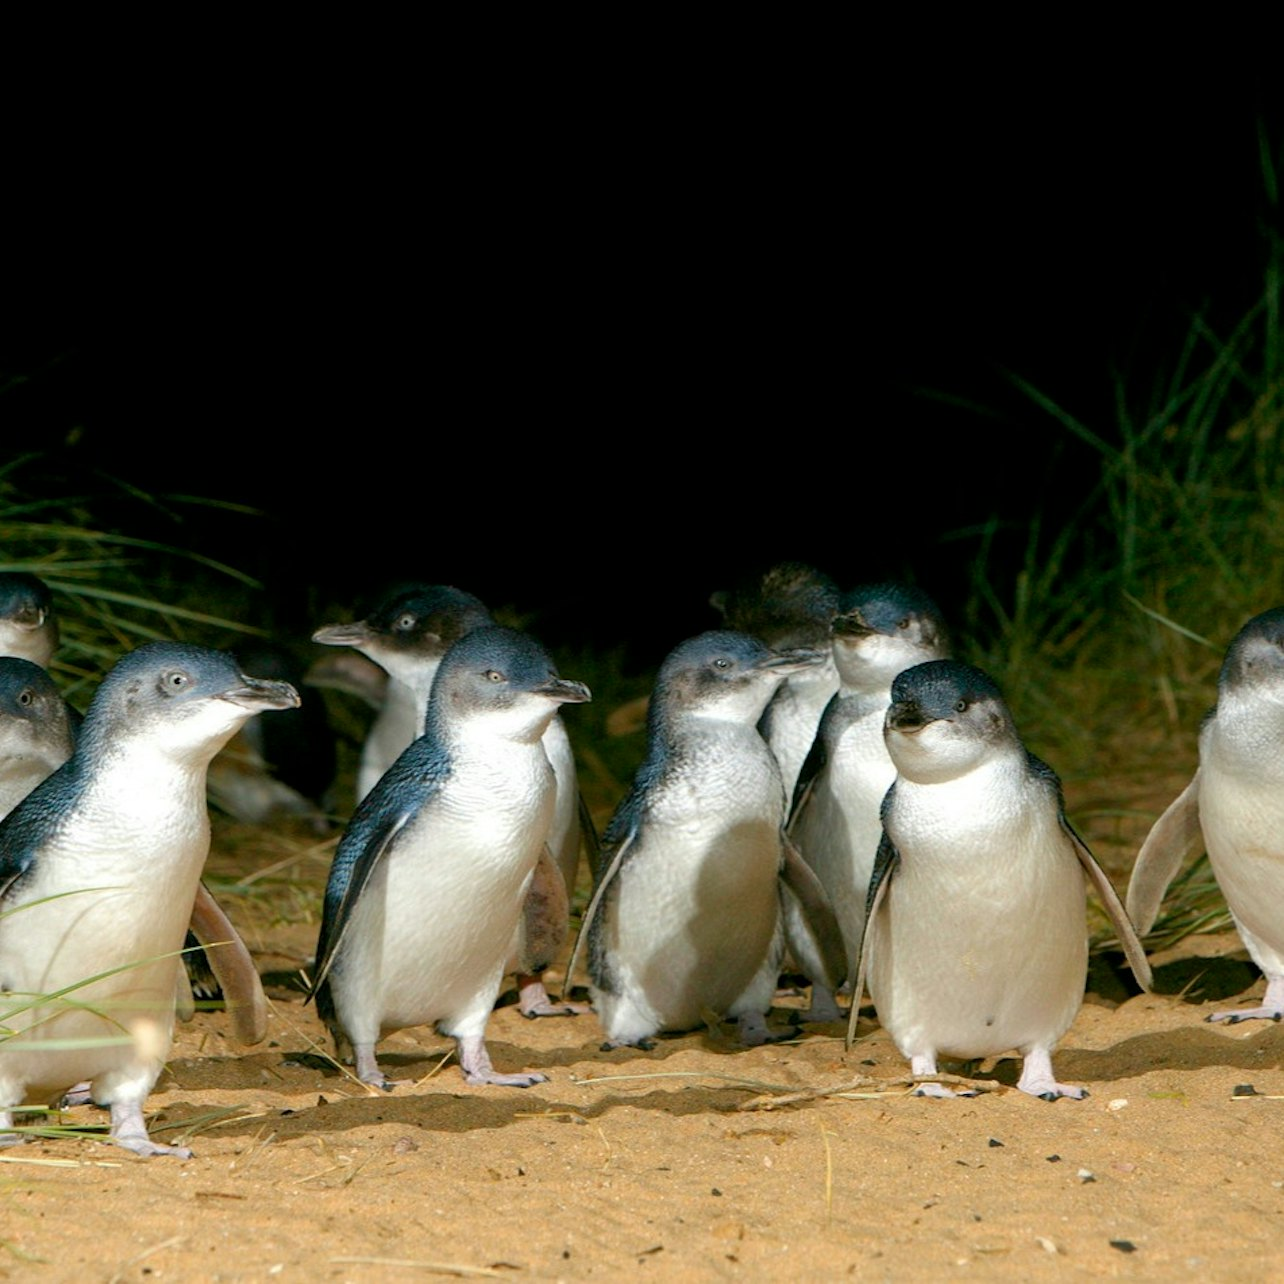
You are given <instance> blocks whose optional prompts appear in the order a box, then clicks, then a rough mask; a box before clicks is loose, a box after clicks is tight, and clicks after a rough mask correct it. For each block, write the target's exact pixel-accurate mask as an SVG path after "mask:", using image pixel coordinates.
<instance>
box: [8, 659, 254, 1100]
mask: <svg viewBox="0 0 1284 1284" xmlns="http://www.w3.org/2000/svg"><path fill="white" fill-rule="evenodd" d="M79 725H80V716H79V714H76V713H75V710H73V709H72V708H71V707H70V706H69V705H68V704H67V703H66V702H65V701H64V700H63V698H62V696H61V695H60V694H59V692H58V688H57V687H56V686H55V685H54V682H53V679H52V678H51V677H50V676H49V675H48V674H47V673H46V672H45V671H44V669H42V668H40V666H39V665H36V664H32V663H31V662H30V661H29V660H19V659H18V658H17V657H16V656H2V657H0V820H3V819H4V817H5V816H7V815H8V814H9V812H11V811H12V810H13V809H14V808H15V807H16V806H17V805H18V804H19V803H20V802H21V801H22V800H23V799H24V798H25V797H26V796H27V795H28V794H29V793H30V792H31V791H32V790H33V789H34V788H35V787H36V786H37V785H38V784H40V782H41V781H42V780H46V779H48V778H49V777H50V776H51V775H53V773H54V772H55V771H57V770H58V768H59V767H61V766H62V764H63V763H64V762H66V761H67V759H68V758H70V757H71V755H72V753H73V752H74V750H75V747H76V729H77V728H78V727H79ZM206 944H208V945H210V946H211V947H213V946H215V945H217V947H218V948H216V949H215V948H211V951H210V953H209V954H208V956H207V955H206V954H205V952H204V951H203V949H202V948H199V947H201V946H203V945H206ZM186 946H187V949H186V951H185V952H184V955H183V963H184V968H185V970H184V971H183V972H180V974H179V986H178V994H177V1001H178V1012H179V1015H180V1017H182V1019H183V1020H189V1019H190V1018H191V1016H192V1014H193V1012H194V1011H195V1004H194V1001H193V997H192V989H191V986H190V985H189V978H190V977H193V976H196V977H199V978H200V979H201V981H203V982H206V983H208V978H210V977H211V976H212V978H213V981H214V986H213V987H212V988H211V989H210V991H209V992H210V993H211V994H213V993H217V992H219V991H220V990H221V991H222V995H223V998H224V1001H225V1006H226V1008H227V1011H228V1012H229V1014H230V1015H231V1017H232V1022H233V1029H234V1032H235V1034H236V1037H237V1038H238V1039H240V1040H241V1042H243V1043H259V1042H261V1041H262V1039H263V1037H264V1036H265V1035H266V1033H267V1026H266V1020H267V1002H266V1000H265V999H264V997H263V988H262V983H261V982H260V981H259V977H258V973H257V971H256V970H255V967H254V962H253V960H252V959H251V958H250V954H249V951H248V950H247V949H246V948H245V942H244V941H242V940H241V937H240V935H239V934H238V933H237V931H236V929H235V928H234V927H233V926H232V924H231V923H230V922H229V920H228V919H227V917H226V915H225V914H224V913H223V911H222V909H221V908H220V907H219V905H218V903H217V902H216V901H215V900H214V897H213V895H212V894H211V893H210V891H209V890H208V888H206V887H205V885H204V884H201V885H200V886H199V887H198V888H197V891H196V901H195V904H194V906H193V908H192V930H191V934H190V935H189V936H188V938H187V942H186ZM79 1087H80V1085H77V1088H76V1089H73V1090H72V1091H71V1092H70V1093H69V1094H68V1097H69V1098H70V1099H72V1100H77V1099H79V1098H80V1097H83V1098H84V1099H85V1100H88V1095H87V1090H88V1085H84V1087H85V1092H83V1093H82V1092H80V1091H79V1090H78V1089H79Z"/></svg>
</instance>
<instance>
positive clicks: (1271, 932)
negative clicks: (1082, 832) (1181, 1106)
mask: <svg viewBox="0 0 1284 1284" xmlns="http://www.w3.org/2000/svg"><path fill="white" fill-rule="evenodd" d="M1282 746H1284V607H1275V608H1274V609H1273V610H1270V611H1265V612H1263V613H1262V614H1261V615H1257V616H1254V617H1253V618H1252V619H1251V620H1249V621H1248V623H1247V624H1245V625H1244V627H1243V628H1242V629H1240V631H1239V632H1238V633H1237V634H1236V635H1235V637H1234V638H1233V639H1232V641H1231V644H1230V646H1229V648H1228V649H1227V651H1226V657H1225V659H1224V661H1223V662H1222V667H1221V672H1220V674H1219V675H1218V679H1217V703H1216V704H1215V705H1214V707H1213V708H1212V710H1211V711H1210V712H1209V713H1208V714H1207V715H1206V716H1205V718H1204V720H1203V723H1202V725H1201V727H1200V731H1199V767H1198V768H1197V770H1196V771H1195V775H1194V777H1193V778H1192V780H1191V782H1190V784H1189V785H1187V786H1186V788H1185V789H1184V790H1183V791H1182V792H1181V794H1179V795H1178V797H1177V798H1176V799H1175V800H1174V801H1173V803H1172V804H1171V805H1170V806H1169V808H1168V810H1167V811H1165V812H1164V814H1163V815H1162V816H1161V817H1160V818H1159V819H1158V820H1157V821H1156V822H1155V825H1154V828H1152V829H1151V831H1150V833H1149V835H1148V836H1147V838H1146V841H1145V842H1144V843H1143V844H1142V848H1141V851H1140V852H1139V853H1138V854H1137V861H1136V864H1135V865H1134V866H1133V871H1132V878H1131V880H1130V881H1129V884H1128V902H1127V903H1128V912H1129V914H1131V915H1132V918H1133V921H1134V922H1135V923H1136V924H1137V927H1138V930H1139V931H1141V932H1142V933H1143V934H1144V933H1146V932H1148V931H1149V930H1150V929H1151V928H1152V927H1153V926H1154V922H1155V917H1156V916H1157V914H1158V913H1159V907H1160V904H1161V903H1162V901H1163V898H1164V892H1165V891H1166V890H1167V887H1168V884H1169V883H1170V882H1171V881H1172V878H1173V875H1174V874H1176V872H1177V870H1178V868H1179V867H1180V865H1181V862H1182V858H1183V856H1185V855H1186V853H1187V852H1188V851H1190V850H1191V849H1192V848H1193V847H1194V846H1195V844H1196V843H1197V842H1198V841H1199V840H1200V838H1201V836H1202V839H1203V843H1204V847H1205V848H1206V850H1207V852H1208V860H1209V863H1210V864H1211V865H1212V867H1213V873H1214V875H1215V876H1216V878H1217V884H1218V886H1219V887H1220V888H1221V890H1222V895H1223V896H1225V898H1226V904H1227V905H1228V906H1229V908H1230V912H1231V916H1232V917H1233V918H1234V920H1235V926H1236V927H1237V928H1238V929H1239V934H1240V936H1241V938H1242V939H1243V941H1244V945H1245V946H1246V947H1247V949H1248V952H1249V954H1250V955H1251V956H1252V959H1253V962H1254V963H1256V964H1257V966H1258V967H1260V968H1261V969H1262V971H1263V972H1264V973H1265V975H1266V994H1265V996H1264V997H1263V999H1262V1002H1261V1003H1260V1004H1259V1005H1258V1006H1257V1007H1254V1008H1244V1009H1240V1010H1236V1011H1229V1012H1214V1013H1213V1014H1212V1015H1211V1016H1209V1017H1208V1020H1209V1021H1225V1022H1227V1023H1228V1024H1235V1023H1237V1022H1239V1021H1251V1020H1267V1021H1278V1020H1279V1019H1280V1017H1281V1016H1282V1015H1284V754H1282V753H1281V747H1282Z"/></svg>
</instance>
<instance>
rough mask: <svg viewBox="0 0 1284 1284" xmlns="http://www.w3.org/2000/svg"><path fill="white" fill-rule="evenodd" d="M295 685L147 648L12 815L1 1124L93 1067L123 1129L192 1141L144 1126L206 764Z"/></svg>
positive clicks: (182, 924) (186, 649) (198, 858)
mask: <svg viewBox="0 0 1284 1284" xmlns="http://www.w3.org/2000/svg"><path fill="white" fill-rule="evenodd" d="M298 699H299V697H298V695H297V693H296V692H295V690H294V688H293V687H291V686H289V685H288V684H287V683H282V682H270V681H263V680H259V679H256V678H250V677H246V676H245V675H244V674H243V673H242V672H241V671H240V669H239V668H238V666H237V665H236V663H235V661H234V660H233V659H232V657H231V656H229V655H226V654H224V653H222V652H218V651H210V650H207V649H205V648H202V647H193V646H185V645H181V644H178V643H166V642H157V643H151V644H149V645H147V646H143V647H140V648H139V649H138V650H136V651H133V652H131V653H130V654H128V655H126V656H125V657H123V658H122V659H121V660H120V661H118V663H117V664H116V665H115V667H114V668H113V669H112V670H111V672H110V673H108V675H107V677H106V678H105V679H104V680H103V682H102V684H101V686H100V687H99V688H98V691H97V692H96V693H95V695H94V698H93V700H92V701H91V703H90V706H89V710H88V712H87V714H86V716H85V721H84V725H83V726H82V728H81V732H80V736H79V739H78V741H77V744H76V748H75V751H74V753H73V754H72V756H71V758H70V759H68V761H67V762H66V763H64V764H63V765H62V766H61V767H60V768H59V769H58V770H57V771H55V772H54V774H53V775H52V776H50V777H49V778H48V779H47V780H45V781H44V782H42V783H41V784H39V785H37V786H36V788H35V789H34V790H32V792H31V793H30V794H28V795H27V797H26V798H24V799H23V800H22V802H20V803H19V804H18V806H17V807H16V808H15V809H14V810H13V811H12V812H11V813H10V814H9V815H8V816H7V817H6V818H5V819H4V821H3V822H0V1026H3V1027H4V1028H5V1030H6V1032H7V1037H6V1038H5V1039H4V1041H3V1042H0V1132H7V1130H9V1129H11V1128H12V1123H13V1119H12V1111H13V1110H14V1108H16V1107H19V1106H21V1105H23V1104H25V1103H28V1102H31V1101H32V1100H33V1099H44V1100H47V1099H48V1096H49V1094H51V1093H54V1092H59V1091H61V1090H62V1089H64V1088H66V1087H67V1085H68V1084H71V1083H74V1082H75V1081H77V1080H81V1079H89V1080H90V1081H91V1083H92V1088H91V1093H92V1098H93V1100H94V1101H96V1102H98V1104H100V1105H105V1106H110V1108H111V1136H112V1139H113V1140H114V1141H115V1142H116V1143H117V1144H118V1145H120V1146H122V1147H124V1148H125V1149H127V1150H131V1151H133V1152H134V1153H136V1154H138V1155H142V1156H151V1155H177V1156H179V1157H182V1158H187V1157H190V1155H191V1152H190V1150H188V1149H187V1148H186V1147H181V1146H166V1145H162V1144H160V1143H158V1142H154V1141H152V1140H151V1139H150V1138H149V1137H148V1136H147V1129H146V1125H145V1123H144V1121H143V1114H142V1104H143V1101H144V1100H145V1099H146V1097H147V1094H148V1093H149V1092H150V1091H151V1089H152V1087H153V1085H154V1084H155V1082H156V1079H157V1077H158V1076H159V1074H160V1071H161V1067H162V1065H163V1064H164V1060H165V1057H166V1055H167V1054H168V1052H169V1049H170V1044H171V1040H172V1032H173V1021H174V996H175V992H176V986H177V983H178V971H179V963H178V955H179V952H180V950H181V948H182V944H183V936H184V933H185V931H186V929H187V926H188V922H189V920H190V919H192V918H193V906H194V904H196V902H197V899H198V888H199V885H200V874H201V867H202V865H203V864H204V862H205V858H206V855H207V853H208V851H209V813H208V811H207V808H206V803H205V772H206V768H207V767H208V765H209V762H210V759H211V758H213V756H214V755H215V753H217V752H218V750H219V749H220V748H221V747H222V745H223V744H224V743H226V741H227V740H228V739H229V738H230V737H231V736H232V735H233V734H234V733H235V732H236V730H237V728H239V727H240V726H241V725H242V724H243V723H244V721H245V720H246V719H247V718H249V717H252V716H253V715H254V714H256V713H259V712H260V711H262V710H264V709H287V708H292V707H294V706H295V705H296V704H297V703H298ZM8 1138H9V1139H10V1140H12V1139H14V1138H13V1134H12V1133H8Z"/></svg>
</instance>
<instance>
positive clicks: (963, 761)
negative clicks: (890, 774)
mask: <svg viewBox="0 0 1284 1284" xmlns="http://www.w3.org/2000/svg"><path fill="white" fill-rule="evenodd" d="M883 739H884V741H885V742H886V744H887V752H888V753H889V754H890V755H891V757H892V761H893V762H894V763H895V764H896V769H897V771H899V772H900V774H901V775H902V776H904V777H905V778H906V779H907V780H912V781H914V782H916V783H918V784H933V783H936V782H939V781H943V780H953V779H954V778H956V777H958V776H962V775H965V774H966V773H967V772H969V771H971V770H972V769H973V768H974V767H977V766H979V765H980V764H981V763H982V762H985V761H987V760H988V759H990V758H992V757H994V756H995V755H996V754H999V753H1006V752H1008V751H1017V752H1020V751H1021V741H1020V739H1019V738H1018V736H1017V733H1016V727H1015V726H1014V724H1013V722H1012V715H1011V714H1010V713H1009V712H1008V707H1007V705H1006V704H1005V703H1004V702H1003V696H1002V695H1001V694H1000V692H999V688H998V687H997V686H995V684H994V682H993V680H992V679H991V678H990V677H989V676H988V675H986V674H985V673H982V672H981V670H980V669H974V668H973V667H972V666H971V665H970V664H959V663H958V662H957V661H955V660H929V661H928V662H927V663H926V664H917V665H915V666H914V667H913V668H912V669H907V670H906V671H905V672H904V673H901V674H899V675H898V676H897V678H896V680H895V682H893V683H892V703H891V705H890V707H889V708H888V710H887V716H886V718H885V719H884V722H883Z"/></svg>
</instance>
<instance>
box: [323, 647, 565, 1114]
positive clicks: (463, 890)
mask: <svg viewBox="0 0 1284 1284" xmlns="http://www.w3.org/2000/svg"><path fill="white" fill-rule="evenodd" d="M589 699H590V693H589V689H588V688H587V687H586V686H584V685H583V684H582V683H579V682H572V681H569V680H567V679H565V678H561V677H559V676H558V674H557V670H556V669H555V668H554V667H553V663H552V661H551V660H550V659H549V657H548V654H547V652H546V651H545V650H544V649H543V647H541V646H540V645H539V643H538V642H536V641H535V640H534V639H533V638H530V637H527V636H526V635H524V634H521V633H517V632H515V631H513V630H512V629H503V628H499V627H496V626H494V625H489V626H486V627H483V628H479V629H474V630H473V631H471V632H469V633H467V634H465V635H464V636H463V637H462V638H460V639H459V640H458V641H457V642H456V643H455V644H454V645H453V646H452V647H451V648H450V650H449V651H447V652H446V655H445V657H444V658H443V659H442V661H441V664H440V666H439V668H438V670H437V676H436V679H435V681H434V683H433V687H432V694H431V697H430V699H429V701H428V709H427V718H426V725H425V728H424V733H423V735H422V736H420V737H419V738H418V739H417V740H415V741H414V743H413V744H411V745H410V747H409V748H408V749H406V750H405V752H404V753H402V755H401V757H399V758H398V759H397V761H396V762H395V763H394V764H393V765H392V766H391V767H390V768H389V769H388V771H386V772H385V773H384V775H383V776H382V777H381V778H380V780H379V782H378V783H377V784H376V786H375V788H374V789H373V790H372V791H371V792H370V794H369V795H368V796H367V797H366V798H365V799H364V800H363V801H362V803H361V804H360V806H358V808H357V810H356V812H355V814H354V815H353V817H352V820H351V822H350V823H349V825H348V828H347V830H346V831H345V833H344V836H343V838H342V840H341V841H340V843H339V848H338V850H337V852H336V853H335V858H334V865H333V867H332V868H331V871H330V879H329V882H328V884H327V886H326V894H325V906H324V910H323V913H322V920H321V933H320V937H319V938H318V941H317V955H316V966H315V972H314V976H313V983H312V986H311V990H310V993H309V998H315V999H316V1002H317V1008H318V1011H319V1012H320V1014H321V1017H322V1019H323V1020H324V1021H325V1022H326V1024H327V1025H328V1026H329V1028H330V1030H331V1033H332V1034H333V1035H334V1039H335V1043H336V1045H337V1046H338V1049H339V1051H340V1054H341V1055H342V1054H343V1053H344V1052H345V1051H346V1050H347V1049H348V1047H349V1046H350V1048H351V1052H352V1054H353V1059H354V1061H355V1063H356V1072H357V1075H358V1077H359V1078H360V1079H361V1080H362V1081H363V1082H365V1083H370V1084H374V1085H376V1086H378V1087H382V1088H385V1089H390V1088H392V1087H394V1086H395V1084H394V1083H393V1082H392V1081H390V1080H389V1079H388V1078H387V1077H386V1076H385V1075H384V1073H383V1071H382V1070H381V1069H380V1068H379V1064H378V1062H377V1060H376V1058H375V1051H374V1050H375V1044H376V1043H377V1042H378V1040H379V1039H380V1038H382V1037H383V1036H384V1035H385V1034H390V1033H392V1032H393V1031H395V1030H400V1029H403V1028H405V1027H407V1026H412V1025H426V1024H429V1023H433V1022H436V1023H437V1024H438V1025H439V1027H440V1028H441V1030H442V1031H443V1033H446V1034H448V1035H451V1036H453V1037H454V1039H455V1040H456V1042H457V1045H458V1051H459V1060H460V1065H461V1067H462V1069H463V1073H464V1077H465V1078H466V1079H467V1081H468V1082H469V1083H473V1084H485V1083H491V1084H506V1085H510V1086H514V1087H529V1086H530V1085H531V1084H534V1083H539V1082H542V1081H543V1080H544V1078H545V1076H544V1075H541V1074H534V1073H522V1074H500V1073H498V1072H496V1071H495V1070H494V1069H493V1068H492V1066H491V1062H490V1056H489V1054H488V1053H487V1051H486V1044H485V1041H484V1035H485V1030H486V1020H487V1018H488V1017H489V1015H490V1011H491V1008H492V1007H493V1006H494V1002H495V999H496V996H497V995H498V992H499V984H500V981H501V979H502V977H503V973H504V966H505V963H506V961H507V959H508V958H509V956H510V955H511V953H512V952H513V949H514V941H515V938H516V935H517V933H518V929H519V920H520V919H521V915H522V907H523V902H524V901H525V900H526V898H527V895H528V892H529V889H530V887H531V883H532V881H533V879H534V876H535V872H536V866H537V864H538V862H539V859H540V855H541V853H542V852H543V851H544V849H545V846H546V836H547V834H548V827H549V825H550V823H551V821H552V815H553V808H554V806H555V798H556V790H557V783H556V780H555V778H554V775H553V768H552V766H551V765H550V763H549V760H548V755H547V754H546V753H545V751H544V747H543V741H542V737H543V734H544V732H545V730H546V729H547V726H548V723H549V722H550V720H551V719H552V718H553V716H554V715H555V714H556V713H557V710H558V708H559V706H561V705H563V704H581V703H584V702H585V701H587V700H589Z"/></svg>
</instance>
